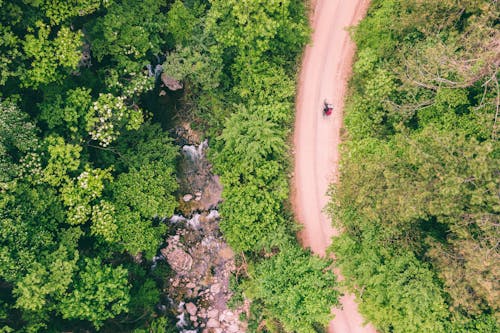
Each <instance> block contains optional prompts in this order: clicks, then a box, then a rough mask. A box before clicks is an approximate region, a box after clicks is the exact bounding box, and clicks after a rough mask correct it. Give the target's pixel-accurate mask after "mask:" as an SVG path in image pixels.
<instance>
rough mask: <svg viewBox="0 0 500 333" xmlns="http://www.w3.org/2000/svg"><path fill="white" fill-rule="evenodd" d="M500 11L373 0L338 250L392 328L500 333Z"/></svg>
mask: <svg viewBox="0 0 500 333" xmlns="http://www.w3.org/2000/svg"><path fill="white" fill-rule="evenodd" d="M498 15H499V7H498V3H497V2H495V1H458V2H457V1H430V0H429V1H427V0H426V1H416V0H373V1H372V4H371V7H370V10H369V13H368V16H367V18H366V19H364V20H363V21H362V22H361V24H360V25H359V27H358V28H357V29H356V30H355V31H354V39H355V41H356V43H357V46H358V50H357V60H356V63H355V65H354V76H353V78H352V81H351V85H350V86H351V96H350V97H349V101H348V106H347V109H346V111H345V126H346V129H347V137H346V139H347V140H346V142H345V143H344V145H343V151H342V162H341V182H340V185H339V186H336V187H333V188H332V190H331V194H332V202H331V203H330V206H329V210H330V212H331V214H332V216H333V218H334V224H335V225H336V226H337V227H340V228H342V229H343V230H345V233H344V234H343V235H342V236H340V237H338V238H336V239H334V242H333V245H332V250H333V251H334V253H335V254H336V256H337V258H338V260H337V264H338V266H339V267H340V268H341V269H342V273H343V275H344V276H345V277H346V280H345V283H346V285H347V286H348V287H349V289H350V290H352V291H354V292H355V293H356V295H357V297H358V299H359V300H360V311H361V313H362V314H363V315H364V317H365V318H366V319H367V320H369V321H370V322H372V323H373V324H374V325H375V327H376V328H377V329H378V331H379V332H395V333H396V332H457V333H458V332H468V333H470V332H478V333H479V332H482V333H487V332H491V333H493V332H498V330H499V317H498V313H499V308H498V306H499V304H500V294H499V290H500V286H499V281H500V271H499V262H500V257H499V239H500V232H499V228H498V225H499V222H500V220H499V216H500V215H499V213H500V200H499V186H500V182H499V180H500V177H499V176H500V173H499V170H500V145H499V143H498V121H499V120H498V117H499V97H500V90H499V84H498V66H499V61H500V60H499V41H500V33H499V26H498Z"/></svg>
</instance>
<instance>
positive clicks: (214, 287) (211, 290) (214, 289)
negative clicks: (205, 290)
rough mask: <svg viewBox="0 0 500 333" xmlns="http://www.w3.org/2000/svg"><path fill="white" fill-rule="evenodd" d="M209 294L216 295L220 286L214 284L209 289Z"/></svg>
mask: <svg viewBox="0 0 500 333" xmlns="http://www.w3.org/2000/svg"><path fill="white" fill-rule="evenodd" d="M210 292H211V293H212V294H218V293H219V292H220V284H218V283H214V284H213V285H212V286H211V287H210Z"/></svg>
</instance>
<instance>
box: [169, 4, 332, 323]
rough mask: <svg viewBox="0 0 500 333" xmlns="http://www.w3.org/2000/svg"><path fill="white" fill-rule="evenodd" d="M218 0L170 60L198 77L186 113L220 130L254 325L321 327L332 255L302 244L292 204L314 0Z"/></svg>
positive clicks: (181, 73) (231, 218)
mask: <svg viewBox="0 0 500 333" xmlns="http://www.w3.org/2000/svg"><path fill="white" fill-rule="evenodd" d="M209 3H210V7H209V9H208V10H207V11H206V15H204V16H199V24H195V25H193V27H192V28H191V29H192V31H193V35H192V37H191V39H189V38H188V39H186V37H185V35H182V37H181V36H179V37H176V41H177V42H178V43H179V42H180V45H178V46H177V47H176V49H175V50H174V51H172V52H171V53H170V57H167V61H166V63H165V67H166V68H169V69H171V70H172V71H173V72H174V73H176V77H177V78H180V79H183V80H185V81H186V82H188V83H189V86H188V87H187V89H188V94H187V95H186V99H187V101H186V103H185V104H186V105H188V106H189V105H193V104H194V105H196V106H192V107H188V108H187V110H186V111H185V114H187V115H190V117H191V119H196V120H197V121H198V122H200V123H201V125H202V126H205V128H207V132H208V133H209V134H210V136H211V137H212V138H214V140H213V141H212V142H214V149H213V150H212V152H211V160H212V162H213V164H214V169H215V172H216V173H217V174H219V175H220V176H221V181H222V184H223V186H224V190H223V193H222V195H223V198H224V202H223V203H222V205H221V207H220V212H221V215H222V221H221V230H222V232H223V234H224V237H225V238H226V240H227V241H228V243H229V244H230V245H231V247H232V248H233V249H235V250H236V251H239V253H240V255H241V256H242V257H244V258H247V261H248V262H247V264H248V266H249V267H247V268H248V272H247V274H246V275H245V276H243V277H242V276H238V278H237V280H238V282H239V283H240V284H241V285H240V286H239V287H238V288H239V289H240V290H242V292H243V293H244V294H245V295H246V296H247V297H249V298H250V299H251V300H252V301H253V305H252V309H253V311H252V317H251V318H249V319H250V330H251V331H254V330H257V328H258V327H260V329H263V328H264V327H266V329H267V330H268V331H271V332H278V331H279V330H283V329H284V330H285V331H300V332H314V331H315V329H316V328H317V327H321V326H324V325H325V324H326V323H327V322H328V321H329V319H330V318H331V317H330V308H331V306H332V305H334V304H336V303H337V297H336V296H337V292H336V291H335V290H334V289H333V288H334V286H335V284H334V278H333V274H332V273H331V272H329V271H328V270H327V269H326V267H327V266H328V265H327V263H324V262H322V261H321V260H320V259H318V258H314V257H312V256H311V254H309V253H307V252H303V251H302V250H300V249H299V248H298V245H297V244H296V241H295V235H294V232H295V231H296V227H295V225H294V223H293V220H292V218H291V214H290V212H289V207H287V206H286V204H287V200H288V195H289V187H288V181H289V179H288V175H289V173H290V166H289V154H288V149H287V138H288V136H289V134H290V131H289V129H290V127H291V122H292V120H293V113H294V110H293V103H294V95H295V81H294V79H295V76H296V63H297V60H298V56H299V55H300V52H301V50H302V47H303V46H304V45H305V42H306V41H307V39H308V35H309V29H308V27H307V20H306V17H305V14H306V11H305V7H304V3H303V2H302V1H298V0H273V1H269V0H244V1H241V0H229V1H227V0H226V1H215V0H214V1H209ZM176 10H178V11H179V12H181V13H182V11H181V10H180V9H179V8H177V9H176ZM183 15H186V14H183ZM198 26H201V27H203V28H204V29H200V30H198V28H197V27H198ZM200 41H203V42H204V43H203V44H201V43H200ZM190 46H191V48H190ZM192 49H194V50H195V51H193V50H192ZM172 55H174V56H173V57H172ZM179 57H185V59H184V60H183V61H179V60H178V59H179ZM204 59H210V62H209V63H208V62H207V63H204ZM207 71H210V73H211V74H212V76H207V74H208V73H209V72H207ZM242 265H243V266H246V264H244V263H243V264H242ZM252 267H253V268H254V269H255V273H252V272H251V271H252ZM298 281H300V283H298ZM296 282H297V283H296ZM263 286H267V287H266V288H262V287H263ZM269 288H270V289H269ZM270 293H271V294H276V297H270ZM264 324H266V325H264Z"/></svg>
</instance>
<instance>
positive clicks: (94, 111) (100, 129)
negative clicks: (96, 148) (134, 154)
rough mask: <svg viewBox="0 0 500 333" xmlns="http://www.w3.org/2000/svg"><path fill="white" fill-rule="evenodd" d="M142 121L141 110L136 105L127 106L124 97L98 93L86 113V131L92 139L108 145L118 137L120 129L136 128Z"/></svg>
mask: <svg viewBox="0 0 500 333" xmlns="http://www.w3.org/2000/svg"><path fill="white" fill-rule="evenodd" d="M143 121H144V119H143V115H142V110H141V109H139V108H138V107H137V106H135V105H133V107H127V105H126V104H125V97H123V96H121V97H116V96H114V95H112V94H109V93H108V94H99V98H98V99H97V100H96V101H95V102H94V103H93V104H92V107H91V110H90V112H89V113H88V114H87V131H88V132H89V134H90V137H91V138H92V140H95V141H97V142H98V143H99V145H100V146H102V147H108V146H109V145H110V144H111V143H112V142H113V141H115V140H116V139H117V138H118V135H119V134H120V130H121V129H122V128H124V127H125V128H126V129H127V130H136V129H138V128H139V127H140V125H141V124H142V122H143Z"/></svg>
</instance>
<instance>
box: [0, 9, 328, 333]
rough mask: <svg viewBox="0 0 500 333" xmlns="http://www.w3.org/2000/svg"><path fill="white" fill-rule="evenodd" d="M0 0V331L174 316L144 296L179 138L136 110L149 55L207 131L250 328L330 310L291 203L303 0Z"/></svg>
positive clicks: (151, 291)
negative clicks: (299, 239) (300, 240)
mask: <svg viewBox="0 0 500 333" xmlns="http://www.w3.org/2000/svg"><path fill="white" fill-rule="evenodd" d="M0 6H1V11H0V166H1V167H0V208H1V210H0V291H1V292H0V330H2V331H4V332H9V331H22V332H36V331H70V330H71V331H78V330H85V331H93V330H102V331H114V332H116V331H130V330H134V329H135V330H136V332H146V331H148V332H164V331H165V330H171V328H167V326H168V325H169V323H168V319H167V318H165V317H162V316H158V315H159V314H158V313H156V312H155V310H154V306H155V305H156V304H157V303H158V302H159V298H160V293H161V291H160V289H159V288H163V284H164V283H165V282H164V281H165V280H166V276H165V270H161V269H158V268H157V270H156V271H154V272H152V271H151V270H150V269H149V266H150V264H148V263H147V260H148V259H151V258H152V257H153V256H154V255H155V254H156V251H157V250H158V247H159V245H160V244H161V242H162V238H163V235H164V234H165V232H166V226H165V225H164V224H163V223H160V222H159V219H158V217H163V216H170V215H172V214H173V212H174V210H175V209H176V199H175V197H174V192H175V191H176V189H177V182H176V179H175V176H174V174H175V161H176V158H177V155H178V153H177V149H176V148H175V147H174V146H173V144H172V142H171V140H170V139H169V138H168V136H167V134H166V133H165V132H164V131H163V129H162V128H161V127H160V126H159V125H158V124H154V123H153V122H152V119H153V118H154V117H157V118H160V117H159V115H157V114H156V115H153V117H152V115H151V111H153V110H148V109H147V108H146V107H147V105H149V104H151V103H150V102H151V101H149V100H148V98H149V99H150V98H151V96H155V95H156V94H153V93H151V91H153V89H154V88H155V83H156V84H157V83H158V81H159V80H158V79H159V77H158V76H159V74H160V73H159V72H158V70H157V69H158V66H160V65H161V66H162V68H163V72H165V73H167V74H168V75H170V76H172V77H173V78H176V79H178V80H181V81H182V82H183V83H184V87H185V89H184V96H183V100H182V102H183V103H182V106H181V112H180V114H179V116H180V117H184V119H187V120H189V121H191V122H193V125H198V128H200V129H203V130H205V131H206V133H207V135H208V136H209V138H210V139H212V141H211V145H212V146H213V147H214V149H213V151H212V153H211V159H212V161H213V163H214V168H215V170H216V172H217V173H219V174H220V175H221V180H222V182H223V185H224V192H223V197H224V199H225V202H224V203H223V205H222V207H221V214H222V216H223V220H222V223H221V229H222V231H223V233H224V236H225V238H226V239H227V241H228V242H229V244H230V245H231V246H232V247H233V248H234V249H235V250H237V251H238V253H239V256H240V258H247V260H248V265H245V267H244V268H246V269H245V270H244V271H246V272H247V273H246V274H244V275H239V276H237V278H236V280H238V282H239V283H240V284H239V287H237V288H240V289H241V290H242V291H243V293H244V294H245V295H246V296H247V297H250V298H251V299H252V301H253V305H252V309H253V311H252V317H251V318H250V327H251V329H252V328H253V329H256V328H257V327H258V326H261V327H262V326H266V325H267V330H268V331H278V330H282V329H285V330H287V331H300V332H313V331H314V330H315V329H316V328H318V327H320V326H322V325H324V324H326V323H327V322H328V320H329V318H330V313H329V312H330V308H331V305H333V304H335V303H336V301H337V300H336V298H337V292H336V291H335V290H334V289H333V288H334V277H333V274H332V273H331V272H330V271H329V270H328V265H329V263H328V262H324V261H322V260H320V259H319V258H317V257H313V256H311V254H309V253H308V252H305V251H303V250H301V249H300V248H299V247H298V246H297V244H296V243H295V238H294V232H295V229H296V227H295V226H294V224H293V221H292V218H291V215H290V213H289V212H288V211H287V210H288V207H287V206H286V203H287V198H288V194H289V189H288V174H289V171H290V170H289V163H288V159H289V155H288V150H287V138H288V135H289V128H290V125H291V121H292V120H293V102H294V100H293V99H294V94H295V82H294V78H295V75H296V67H295V65H296V61H297V58H298V56H299V54H300V52H301V50H302V47H303V46H304V44H305V42H306V41H307V36H308V34H309V30H308V28H307V20H306V16H305V14H306V13H305V12H306V10H305V7H304V3H303V1H300V0H272V1H269V0H243V1H242V0H238V1H237V0H230V1H222V0H185V1H180V0H175V1H173V0H146V1H136V0H74V1H62V0H57V1H54V0H36V1H34V0H0ZM153 70H154V72H153ZM154 92H155V93H156V92H157V91H154ZM155 119H156V118H155ZM141 260H142V264H141V263H140V262H141ZM155 272H156V273H155ZM162 272H163V273H162ZM160 274H164V275H163V276H159V275H160ZM263 286H266V287H265V288H263ZM270 293H271V294H270ZM264 323H265V324H266V325H262V324H264ZM170 326H171V325H170Z"/></svg>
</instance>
